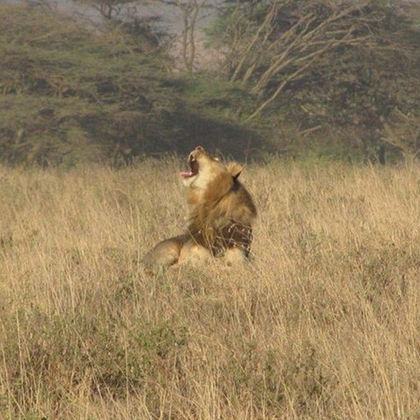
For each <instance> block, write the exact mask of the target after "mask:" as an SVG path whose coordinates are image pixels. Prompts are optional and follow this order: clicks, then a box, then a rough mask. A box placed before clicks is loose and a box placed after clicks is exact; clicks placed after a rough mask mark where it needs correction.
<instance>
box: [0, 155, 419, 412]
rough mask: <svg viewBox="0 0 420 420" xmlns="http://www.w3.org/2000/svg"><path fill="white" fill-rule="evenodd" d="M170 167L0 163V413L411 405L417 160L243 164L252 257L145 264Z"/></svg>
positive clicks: (414, 391)
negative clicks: (206, 263) (151, 272)
mask: <svg viewBox="0 0 420 420" xmlns="http://www.w3.org/2000/svg"><path fill="white" fill-rule="evenodd" d="M178 165H179V164H178V163H177V162H176V161H169V162H168V164H167V165H164V164H163V163H162V162H158V161H149V162H146V163H143V164H141V165H139V166H138V167H136V168H132V169H125V170H121V171H111V170H108V169H104V168H90V169H85V170H81V169H79V170H73V171H67V172H64V171H63V172H62V171H58V170H57V171H53V170H49V171H40V170H39V171H38V170H34V171H32V172H20V171H18V170H9V169H4V168H3V169H0V195H1V204H0V212H1V219H0V223H1V225H0V227H1V230H0V266H1V272H0V418H19V417H21V418H23V417H25V418H33V419H39V418H41V417H42V416H45V417H47V418H51V419H52V418H54V419H58V418H89V419H96V418H98V419H99V418H100V419H106V418H110V419H111V418H112V419H114V418H116V419H134V418H139V419H143V418H174V419H227V418H238V419H239V418H240V419H263V418H267V419H272V418H281V419H289V418H299V419H304V418H314V419H319V418H332V419H349V418H351V419H366V418H373V419H377V418H384V419H396V418H401V419H409V418H410V419H417V418H420V405H419V400H420V389H419V383H420V340H419V330H420V322H419V304H420V287H419V279H420V222H419V221H420V198H419V197H420V169H419V168H418V167H417V168H404V169H401V168H400V169H398V168H375V169H373V168H366V167H364V168H362V167H358V168H355V167H349V166H345V165H339V164H334V165H333V164H331V165H322V166H319V165H318V166H317V165H315V164H314V165H312V166H311V165H306V166H304V165H284V164H281V163H279V162H275V161H273V162H272V163H269V164H267V165H265V166H264V167H257V166H255V167H249V168H247V171H246V173H244V175H243V181H244V183H245V184H246V185H247V186H248V187H249V189H250V190H251V191H252V192H253V194H254V195H255V198H256V202H257V204H258V207H259V219H258V223H257V226H256V230H255V242H254V246H253V251H254V253H255V261H254V262H253V263H252V264H250V265H249V267H243V268H238V269H237V270H235V271H226V270H221V269H220V268H219V267H218V266H217V265H214V266H211V267H208V269H207V270H206V271H204V270H193V269H184V270H183V271H177V270H172V271H170V272H168V273H167V274H165V275H163V276H159V277H155V278H147V277H145V276H144V275H143V274H142V271H141V267H140V265H139V262H138V261H139V257H140V256H141V255H142V254H143V253H144V252H145V251H146V250H147V248H148V247H150V246H151V245H152V244H154V243H155V242H156V241H157V240H158V239H161V238H164V237H165V236H167V235H171V234H174V233H178V232H179V231H180V230H181V229H182V227H183V226H184V221H183V217H184V211H185V206H184V204H183V200H182V198H181V197H182V187H181V186H180V185H179V183H178V181H177V179H176V177H174V176H173V173H174V172H176V171H177V167H178Z"/></svg>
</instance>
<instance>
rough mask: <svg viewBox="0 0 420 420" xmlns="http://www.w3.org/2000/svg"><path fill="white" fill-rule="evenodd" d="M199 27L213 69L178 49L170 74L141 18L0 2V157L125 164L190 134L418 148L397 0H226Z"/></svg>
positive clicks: (385, 151) (372, 155)
mask: <svg viewBox="0 0 420 420" xmlns="http://www.w3.org/2000/svg"><path fill="white" fill-rule="evenodd" d="M90 3H91V4H96V6H101V0H92V1H90ZM114 3H116V4H117V3H118V2H114ZM121 3H124V2H123V1H122V2H121ZM185 3H186V4H187V3H188V0H185ZM333 4H334V5H333ZM185 10H187V9H185ZM206 34H207V39H208V44H209V48H211V49H212V50H213V51H218V54H213V55H214V56H215V57H216V58H215V60H216V59H217V63H215V64H214V65H213V66H211V69H212V70H208V69H200V68H197V66H196V65H195V63H194V56H191V55H190V56H188V57H186V56H184V57H183V58H184V60H182V57H181V58H179V59H178V60H179V62H183V63H184V64H185V66H184V67H185V71H184V72H182V71H180V72H173V71H172V70H171V69H172V68H173V67H174V60H177V59H175V58H173V57H171V55H170V54H168V50H167V44H166V43H165V42H164V39H165V34H162V33H156V32H153V30H152V29H151V26H150V25H142V23H141V20H140V21H139V20H138V19H133V20H132V21H131V20H124V21H122V20H120V19H118V15H116V16H115V18H113V15H112V14H110V15H109V17H107V18H106V19H104V22H103V24H101V25H97V26H93V25H91V24H88V23H87V22H86V21H84V20H83V19H80V18H79V19H77V18H75V17H71V16H69V15H66V14H64V13H61V12H58V11H56V10H53V9H51V8H48V7H40V6H38V7H29V6H16V5H1V6H0V159H1V161H2V162H4V163H10V164H26V165H30V164H38V165H42V166H47V165H60V164H61V165H69V166H71V165H74V164H77V163H79V162H84V161H111V162H112V163H114V164H126V163H129V162H131V161H132V160H133V159H134V158H136V157H137V156H146V155H157V154H159V153H164V152H169V153H173V152H182V153H183V152H185V151H187V150H189V149H191V148H192V147H193V146H195V145H197V144H202V145H204V146H207V147H210V148H211V149H213V150H218V151H220V152H222V153H224V154H228V155H229V154H230V155H236V157H242V158H246V159H247V158H257V157H263V156H264V154H265V153H266V152H276V153H282V154H285V155H287V156H291V157H299V156H303V155H307V154H311V155H315V156H329V157H333V158H345V159H349V160H360V159H364V160H370V161H373V162H382V163H383V162H385V160H387V159H388V160H389V159H393V160H395V159H400V158H404V159H410V160H413V159H415V158H416V157H418V154H419V150H420V130H419V126H420V13H418V9H417V8H415V6H413V5H410V3H408V5H407V4H406V2H403V1H394V2H389V1H379V0H368V1H363V2H362V1H356V0H355V1H344V0H343V1H337V2H330V1H327V0H302V1H300V0H296V1H287V0H285V1H280V0H275V1H241V2H231V1H226V2H225V3H224V4H223V5H222V6H221V7H220V9H219V11H218V14H217V17H216V18H215V20H214V21H213V23H212V24H211V26H210V27H208V28H207V30H206ZM188 40H189V42H194V38H193V37H190V38H188ZM188 47H189V48H190V47H191V45H189V46H188ZM189 51H191V49H190V50H189ZM193 51H194V49H193ZM177 64H179V63H177ZM181 66H182V64H181ZM177 67H178V68H179V67H180V65H178V66H177Z"/></svg>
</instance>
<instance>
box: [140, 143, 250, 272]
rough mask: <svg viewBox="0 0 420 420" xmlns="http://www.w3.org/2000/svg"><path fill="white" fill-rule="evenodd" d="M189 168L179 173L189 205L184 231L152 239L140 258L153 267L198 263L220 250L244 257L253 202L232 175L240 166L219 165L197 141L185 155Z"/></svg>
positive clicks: (220, 253) (229, 256)
mask: <svg viewBox="0 0 420 420" xmlns="http://www.w3.org/2000/svg"><path fill="white" fill-rule="evenodd" d="M188 162H189V164H190V166H191V172H189V173H184V180H183V182H184V185H185V186H186V187H187V202H188V204H189V207H190V214H189V225H188V229H187V233H185V234H183V235H180V236H176V237H174V238H170V239H166V240H164V241H162V242H160V243H158V244H157V245H156V246H155V247H154V248H153V249H152V250H151V251H149V252H148V253H147V254H146V255H145V257H144V258H143V262H144V263H145V264H146V265H148V266H153V267H168V266H170V265H173V264H177V263H178V264H184V263H192V264H203V263H205V262H207V261H208V260H209V259H210V258H211V257H212V256H213V257H223V256H226V262H227V263H228V264H232V263H234V262H235V261H241V260H244V259H245V258H247V257H248V255H249V251H250V246H251V242H252V223H253V221H254V219H255V217H256V214H257V211H256V208H255V205H254V202H253V200H252V198H251V196H250V194H249V193H248V191H247V190H246V189H245V187H244V186H243V185H242V184H241V183H240V182H239V181H238V177H239V175H240V173H241V171H242V169H243V168H242V166H241V165H239V164H238V163H236V162H231V163H228V164H227V165H224V164H223V163H221V162H220V161H219V160H218V159H216V158H213V157H211V156H210V155H209V154H208V153H207V152H206V151H205V150H204V149H203V148H202V147H200V146H199V147H197V148H195V149H194V150H193V151H192V152H191V153H190V155H189V157H188Z"/></svg>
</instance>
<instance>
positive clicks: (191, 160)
mask: <svg viewBox="0 0 420 420" xmlns="http://www.w3.org/2000/svg"><path fill="white" fill-rule="evenodd" d="M188 163H189V165H190V171H189V172H181V176H182V178H191V177H192V176H195V175H197V174H198V162H197V160H196V159H195V158H194V157H193V156H191V155H190V157H189V159H188Z"/></svg>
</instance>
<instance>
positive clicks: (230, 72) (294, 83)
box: [210, 0, 420, 156]
mask: <svg viewBox="0 0 420 420" xmlns="http://www.w3.org/2000/svg"><path fill="white" fill-rule="evenodd" d="M410 10H411V9H410ZM220 16H221V17H220V18H219V20H218V22H216V25H214V27H213V30H210V35H211V36H212V39H213V45H216V46H217V47H218V49H219V51H224V54H225V63H224V67H223V68H224V70H225V74H226V77H227V78H229V80H230V81H231V82H233V83H237V84H239V85H241V86H243V88H244V89H247V90H248V91H249V92H250V93H251V94H252V95H253V96H254V98H255V101H256V103H257V105H256V106H255V108H254V110H253V111H252V112H250V113H248V114H244V119H245V120H246V121H249V122H254V123H256V121H257V120H258V118H261V116H262V115H265V116H266V117H267V116H268V117H269V118H271V117H270V115H271V116H272V118H273V119H276V118H277V117H276V116H275V115H276V114H279V113H282V112H284V113H287V115H288V119H289V121H290V119H295V120H296V121H298V124H299V126H300V127H301V129H302V131H303V132H305V133H306V132H313V130H314V129H315V128H320V127H321V128H322V127H323V126H325V127H329V129H331V128H332V127H335V128H336V129H337V130H340V131H343V130H344V131H346V132H347V133H348V134H347V135H346V136H347V137H349V136H350V133H352V135H356V136H358V138H359V139H360V144H361V145H362V149H363V150H364V152H363V153H364V154H365V155H366V156H368V155H370V153H371V152H372V147H373V148H377V147H379V145H380V144H383V140H381V139H382V138H384V136H383V132H384V124H383V121H386V120H387V118H388V116H389V115H390V114H391V112H392V110H393V109H394V108H395V107H399V108H400V109H401V111H402V112H403V113H413V114H416V115H417V114H418V113H419V106H418V104H419V103H420V101H419V99H420V98H419V93H418V92H419V91H420V89H419V88H420V86H419V80H420V77H419V76H420V74H419V66H418V62H419V53H418V51H419V48H418V42H417V43H416V41H415V39H417V40H418V33H417V37H416V36H414V35H413V31H414V27H413V26H412V25H411V24H410V19H409V16H410V15H409V13H408V11H407V10H406V9H405V7H404V3H403V2H382V1H379V0H354V1H351V2H349V1H347V0H342V1H335V2H332V1H329V0H309V1H308V0H305V1H303V0H293V1H292V0H272V1H241V2H236V3H235V4H234V5H232V3H231V2H229V3H228V4H227V7H225V8H224V9H223V10H222V13H221V15H220ZM220 26H222V27H223V28H224V30H221V28H220ZM409 35H410V37H409ZM308 130H309V131H308ZM388 144H389V142H388Z"/></svg>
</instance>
